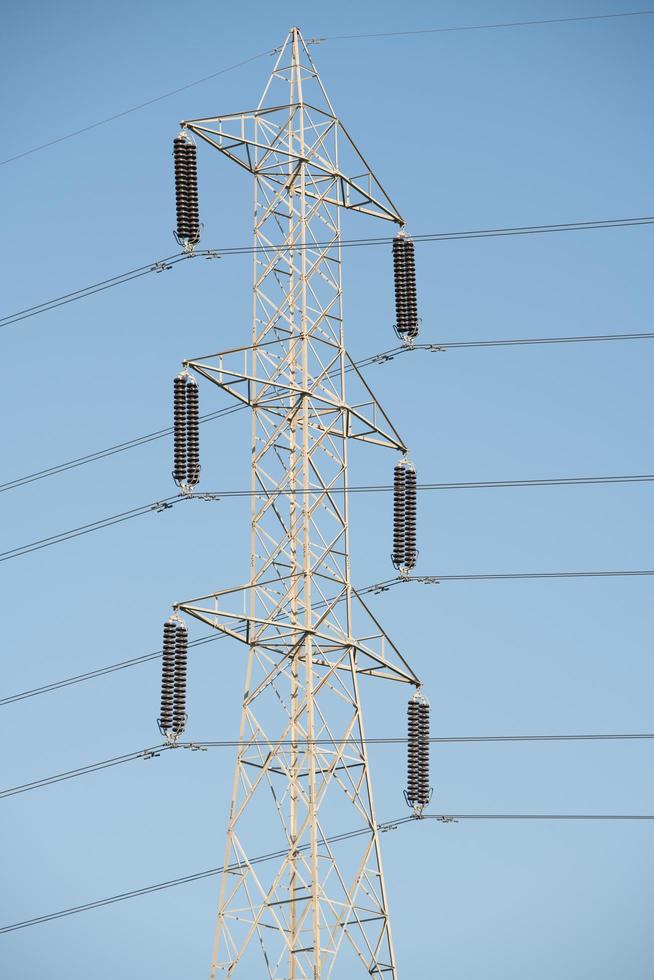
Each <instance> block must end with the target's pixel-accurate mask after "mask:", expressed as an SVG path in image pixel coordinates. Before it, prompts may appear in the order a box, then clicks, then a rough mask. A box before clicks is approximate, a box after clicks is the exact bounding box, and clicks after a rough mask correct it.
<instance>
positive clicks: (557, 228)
mask: <svg viewBox="0 0 654 980" xmlns="http://www.w3.org/2000/svg"><path fill="white" fill-rule="evenodd" d="M651 224H654V216H651V215H646V216H641V217H635V218H602V219H599V220H597V221H576V222H568V223H563V224H561V223H559V224H552V225H516V226H513V227H506V228H477V229H471V230H468V231H448V232H433V233H429V234H423V235H413V236H412V238H413V241H414V242H444V241H458V240H466V239H473V238H497V237H506V236H511V235H543V234H549V233H554V232H564V231H593V230H597V229H602V228H628V227H634V226H639V225H651ZM392 241H393V239H392V237H388V236H386V237H382V238H350V239H348V238H346V239H343V240H342V241H341V247H342V248H360V247H364V246H372V245H388V244H390V243H391V242H392ZM331 244H332V243H331V242H330V241H324V242H307V243H302V242H297V243H295V244H294V246H293V247H294V249H298V250H302V249H305V248H306V249H308V250H311V249H320V248H328V247H329V246H330V245H331ZM255 251H257V252H259V253H260V254H264V253H274V252H279V251H283V246H277V245H270V246H267V247H264V246H258V247H257V248H256V249H255V247H254V246H252V245H243V246H230V247H225V248H218V249H199V250H197V251H196V252H195V253H194V254H193V255H191V254H186V253H185V254H180V253H177V254H175V255H173V256H169V257H167V258H165V259H157V260H156V261H155V262H152V263H149V264H148V265H147V266H140V267H139V268H138V269H133V270H131V271H129V272H126V273H122V274H120V275H117V276H113V277H112V278H111V279H105V280H102V282H99V283H91V285H89V286H84V287H82V288H81V289H78V290H75V291H74V292H72V293H67V294H65V295H64V296H57V297H54V298H53V299H51V300H46V301H45V302H43V303H40V304H38V305H37V306H33V307H28V308H26V309H24V310H18V311H16V312H15V313H9V314H6V315H5V316H4V317H0V327H8V326H11V324H12V323H18V322H19V321H21V320H26V319H29V318H30V317H33V316H38V315H39V314H40V313H45V312H47V311H48V310H51V309H55V308H56V307H58V306H64V305H66V304H67V303H73V302H75V301H76V300H78V299H84V297H85V296H91V295H93V294H94V293H97V292H102V291H103V290H105V289H111V288H112V287H113V286H120V285H121V284H122V283H123V282H130V281H131V280H132V279H137V278H139V277H140V276H144V275H148V274H149V273H152V272H162V271H164V270H165V269H167V268H172V267H173V266H174V265H177V264H178V263H179V262H183V261H185V260H186V259H189V258H193V257H199V256H204V257H205V258H210V259H211V258H219V257H222V256H227V255H252V254H253V253H254V252H255Z"/></svg>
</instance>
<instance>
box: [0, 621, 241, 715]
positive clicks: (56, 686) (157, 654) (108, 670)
mask: <svg viewBox="0 0 654 980" xmlns="http://www.w3.org/2000/svg"><path fill="white" fill-rule="evenodd" d="M222 639H224V635H223V634H222V633H216V634H214V635H209V636H202V637H199V638H198V639H197V640H190V641H189V644H188V645H189V647H199V646H204V644H205V643H213V642H214V641H215V640H222ZM160 659H161V650H155V651H154V652H153V653H145V654H143V655H142V656H140V657H132V658H130V659H129V660H121V661H119V662H118V663H116V664H109V665H108V666H107V667H98V668H96V669H95V670H88V671H86V672H85V673H84V674H75V675H74V676H72V677H65V678H63V680H58V681H52V682H51V683H50V684H42V685H41V686H40V687H33V688H31V689H30V690H27V691H21V692H20V693H19V694H11V695H9V696H8V697H5V698H0V707H3V706H4V705H7V704H15V703H16V702H17V701H24V700H25V699H26V698H33V697H37V695H39V694H49V693H50V692H51V691H59V690H61V688H64V687H70V686H71V685H73V684H81V683H83V682H84V681H90V680H94V679H95V678H96V677H104V676H105V674H113V673H115V672H116V671H119V670H125V669H126V668H128V667H136V666H138V665H139V664H145V663H149V662H150V661H152V660H160Z"/></svg>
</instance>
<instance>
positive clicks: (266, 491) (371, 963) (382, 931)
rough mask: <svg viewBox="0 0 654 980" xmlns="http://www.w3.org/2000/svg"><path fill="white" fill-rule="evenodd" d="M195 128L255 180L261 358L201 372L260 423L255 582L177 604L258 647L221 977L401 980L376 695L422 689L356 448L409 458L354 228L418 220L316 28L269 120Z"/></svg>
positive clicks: (289, 48) (259, 117)
mask: <svg viewBox="0 0 654 980" xmlns="http://www.w3.org/2000/svg"><path fill="white" fill-rule="evenodd" d="M182 126H183V128H184V129H185V130H186V131H187V132H189V133H193V134H195V136H196V137H199V138H201V139H202V140H205V141H206V142H207V143H209V144H211V146H213V147H215V148H216V149H217V150H220V152H221V153H223V154H225V155H226V156H227V157H229V158H230V159H231V160H233V161H235V162H236V163H238V164H239V165H240V166H241V167H243V168H244V169H246V170H247V171H249V172H250V173H251V174H253V176H254V246H255V248H254V303H253V327H252V343H251V344H250V345H249V346H247V347H239V348H234V349H231V350H228V351H223V352H221V353H218V354H215V355H211V356H208V357H202V358H197V359H191V360H189V361H185V362H184V366H185V368H186V369H187V370H189V371H193V372H194V373H195V374H197V375H200V376H202V377H204V378H206V379H208V380H210V381H212V382H214V383H215V384H216V385H218V386H219V387H220V388H222V389H224V390H225V391H228V392H229V393H231V394H232V395H233V396H235V397H236V398H237V399H239V400H240V401H242V402H245V403H246V404H247V405H249V406H250V407H251V408H252V444H251V451H252V491H253V497H252V513H251V532H250V580H249V582H248V583H247V584H245V585H242V586H239V587H236V588H230V589H226V590H224V591H219V592H215V593H211V594H210V595H206V596H202V597H200V598H198V599H192V600H189V601H186V602H183V603H178V604H177V605H176V607H175V608H176V609H177V610H178V611H179V612H182V613H186V614H188V615H190V616H193V617H195V618H197V619H199V620H201V621H202V622H204V623H206V624H208V625H209V626H212V627H214V628H215V629H218V630H220V631H221V632H222V633H224V634H227V635H228V636H231V637H233V638H234V639H236V640H239V641H241V642H242V643H244V644H245V645H246V647H247V672H246V680H245V694H244V697H243V705H242V714H241V726H240V736H239V739H240V741H239V747H238V751H237V760H236V771H235V775H234V783H233V792H232V801H231V809H230V815H229V826H228V831H227V845H226V850H225V862H224V870H223V873H222V878H221V885H220V898H219V907H218V921H217V929H216V940H215V947H214V954H213V960H212V966H211V977H216V976H217V975H218V974H220V975H221V976H227V977H232V976H238V977H242V978H244V980H253V978H255V977H261V976H267V977H269V978H271V980H300V978H313V980H317V978H327V977H338V978H342V980H356V978H357V977H376V978H389V977H391V978H395V977H396V976H397V971H396V964H395V955H394V952H393V944H392V939H391V928H390V920H389V911H388V904H387V897H386V887H385V883H384V876H383V872H382V863H381V854H380V845H379V833H378V829H377V823H376V817H375V810H374V804H373V797H372V786H371V781H370V771H369V767H368V756H367V748H366V743H365V740H364V727H363V718H362V711H361V701H360V694H359V683H360V679H361V678H362V677H376V678H384V679H387V680H394V681H400V682H404V683H408V684H412V685H415V686H418V685H419V681H418V678H417V677H416V675H415V674H414V672H413V671H412V670H411V668H410V667H409V666H408V664H407V663H406V661H405V660H404V659H403V657H402V656H401V655H400V653H399V651H398V650H397V648H396V647H395V646H394V645H393V643H392V642H391V641H390V640H389V639H388V637H387V636H386V635H385V634H384V632H383V630H382V628H381V627H380V625H379V623H378V622H377V620H376V619H375V617H374V616H373V615H372V613H371V612H370V610H369V609H368V608H367V606H366V604H365V603H364V601H363V599H362V598H361V596H359V595H358V594H357V592H356V590H355V588H354V587H353V586H352V584H351V581H350V561H349V545H348V501H347V442H348V439H357V440H360V441H363V442H368V443H373V444H376V445H380V446H386V447H389V448H392V449H395V450H397V451H399V452H400V453H402V454H404V453H405V452H406V447H405V445H404V442H403V440H402V439H401V438H400V436H399V435H398V433H397V432H396V430H395V429H394V427H393V426H392V424H391V423H390V421H389V419H388V418H387V416H386V414H385V413H384V411H383V410H382V408H381V407H380V405H379V404H378V402H377V401H376V399H375V398H374V396H373V394H372V392H371V391H370V389H369V388H368V386H367V384H366V382H365V381H364V379H363V377H362V376H361V375H360V373H359V372H358V370H357V369H356V367H355V366H354V364H353V363H352V361H351V360H350V359H349V357H348V355H347V353H346V351H345V347H344V341H343V318H342V308H341V303H342V287H341V248H340V212H341V209H346V210H351V211H360V212H363V213H364V214H368V215H374V216H376V217H378V218H381V219H383V220H387V221H390V222H395V223H396V224H397V225H399V226H400V227H402V225H403V219H402V217H401V215H400V214H399V212H398V211H397V209H396V208H395V206H394V204H393V203H392V201H391V200H390V199H389V197H388V196H387V194H386V193H385V191H384V190H383V188H382V187H381V185H380V184H379V182H378V180H377V179H376V177H375V176H374V174H373V173H372V171H371V169H370V167H369V166H368V164H367V163H366V161H365V160H364V158H363V157H362V156H361V154H360V153H359V151H358V150H357V148H356V146H355V145H354V143H353V142H352V140H351V138H350V136H349V135H348V133H347V131H346V130H345V128H344V127H343V124H342V123H341V122H340V120H339V119H338V118H337V117H336V115H335V113H334V110H333V108H332V105H331V103H330V101H329V99H328V97H327V94H326V92H325V90H324V88H323V85H322V82H321V81H320V78H319V76H318V73H317V71H316V69H315V67H314V64H313V62H312V60H311V57H310V55H309V52H308V49H307V46H306V44H305V42H304V40H303V38H302V36H301V34H300V31H299V30H298V29H297V28H293V29H292V30H291V31H290V32H289V34H288V36H287V38H286V40H285V42H284V44H283V45H282V47H281V48H280V49H279V52H278V57H277V60H276V63H275V67H274V68H273V71H272V74H271V76H270V79H269V81H268V83H267V85H266V87H265V90H264V93H263V96H262V98H261V101H260V102H259V105H258V106H257V108H256V109H255V110H253V111H248V112H241V113H236V114H232V115H223V116H215V117H212V118H207V119H194V120H191V121H186V122H183V123H182ZM346 377H347V379H348V395H349V399H350V400H349V401H346V397H345V381H346ZM341 832H345V833H341ZM350 832H353V833H350ZM339 834H341V839H338V835H339ZM335 837H336V839H335ZM263 850H265V851H273V852H276V856H273V857H272V858H271V859H270V860H267V861H266V862H260V861H257V860H254V858H255V856H256V855H260V854H261V852H262V851H263Z"/></svg>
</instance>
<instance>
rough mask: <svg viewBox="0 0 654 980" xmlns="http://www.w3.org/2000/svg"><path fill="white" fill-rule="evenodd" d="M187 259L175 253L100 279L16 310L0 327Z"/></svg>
mask: <svg viewBox="0 0 654 980" xmlns="http://www.w3.org/2000/svg"><path fill="white" fill-rule="evenodd" d="M188 258H190V256H189V255H188V254H186V253H184V254H180V253H179V252H177V253H175V255H168V256H166V258H163V259H157V260H156V261H154V262H150V263H148V265H141V266H138V267H137V268H136V269H129V270H128V271H127V272H121V273H119V274H118V275H117V276H111V277H110V278H109V279H102V280H100V282H94V283H91V284H90V285H88V286H82V287H81V288H80V289H74V290H73V291H72V292H70V293H64V294H63V295H62V296H55V297H53V299H48V300H44V301H43V302H42V303H37V304H36V305H35V306H28V307H26V308H25V309H24V310H17V311H16V312H15V313H9V314H7V315H6V316H4V317H0V327H9V326H11V325H12V323H18V322H20V321H21V320H28V319H30V318H31V317H33V316H38V315H39V313H47V312H48V311H49V310H54V309H57V307H59V306H66V305H67V304H68V303H74V302H75V301H76V300H78V299H84V298H85V297H87V296H93V295H94V294H95V293H102V292H104V291H105V290H106V289H112V288H113V287H114V286H122V285H123V283H126V282H131V281H132V280H133V279H140V278H141V276H147V275H150V274H151V273H159V272H166V271H167V270H168V269H172V268H173V266H175V265H177V264H178V263H179V262H183V261H184V260H185V259H188Z"/></svg>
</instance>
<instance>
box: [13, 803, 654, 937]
mask: <svg viewBox="0 0 654 980" xmlns="http://www.w3.org/2000/svg"><path fill="white" fill-rule="evenodd" d="M427 820H432V821H437V822H439V823H444V824H451V823H457V822H459V821H463V820H491V821H497V820H527V821H548V820H552V821H625V820H636V821H640V820H647V821H651V820H654V814H648V813H641V814H624V813H458V814H450V813H439V814H431V813H430V814H425V815H424V816H422V817H419V818H418V817H415V816H410V817H400V818H399V819H397V820H389V821H386V822H384V823H378V824H377V825H376V827H377V830H378V831H379V832H381V833H385V832H390V831H393V830H396V829H397V828H398V827H403V826H406V824H409V823H417V822H424V821H427ZM369 833H370V828H369V827H365V828H362V829H358V830H352V831H349V832H347V833H344V834H334V835H332V836H330V837H324V838H322V839H321V841H320V842H319V846H320V844H323V843H324V844H334V843H340V842H342V841H347V840H352V839H354V838H356V837H361V836H363V835H364V834H369ZM309 847H310V844H300V845H298V846H296V848H295V850H296V852H300V851H306V850H307V849H308V848H309ZM287 854H288V847H285V848H283V849H281V850H279V851H271V852H269V853H268V854H262V855H259V856H257V857H254V858H250V859H249V861H248V863H247V864H248V866H249V865H252V864H261V863H263V862H265V861H272V860H279V859H280V858H285V857H286V856H287ZM245 867H246V864H245V863H235V864H230V865H229V866H228V869H227V870H229V871H239V870H241V869H242V868H245ZM222 870H223V869H222V868H209V869H207V870H206V871H198V872H196V873H195V874H190V875H183V876H181V877H179V878H170V879H169V880H168V881H162V882H159V883H158V884H156V885H146V886H145V887H144V888H135V889H133V890H132V891H126V892H121V893H120V894H118V895H111V896H110V897H109V898H101V899H98V900H96V901H94V902H87V903H86V904H84V905H76V906H73V907H72V908H67V909H62V910H61V911H59V912H50V913H48V914H47V915H39V916H35V917H34V918H32V919H24V920H23V921H22V922H14V923H12V924H11V925H6V926H2V927H0V934H4V933H8V932H15V931H16V930H18V929H27V928H29V927H30V926H36V925H40V924H41V923H43V922H52V921H54V920H56V919H63V918H65V917H67V916H69V915H76V914H77V913H79V912H88V911H90V910H91V909H97V908H102V907H104V906H106V905H113V904H115V903H117V902H124V901H126V900H128V899H130V898H138V897H140V896H141V895H151V894H154V893H155V892H160V891H164V890H166V889H168V888H174V887H176V886H177V885H185V884H189V883H190V882H194V881H202V880H203V879H205V878H211V877H214V876H215V875H218V874H221V873H222Z"/></svg>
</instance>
